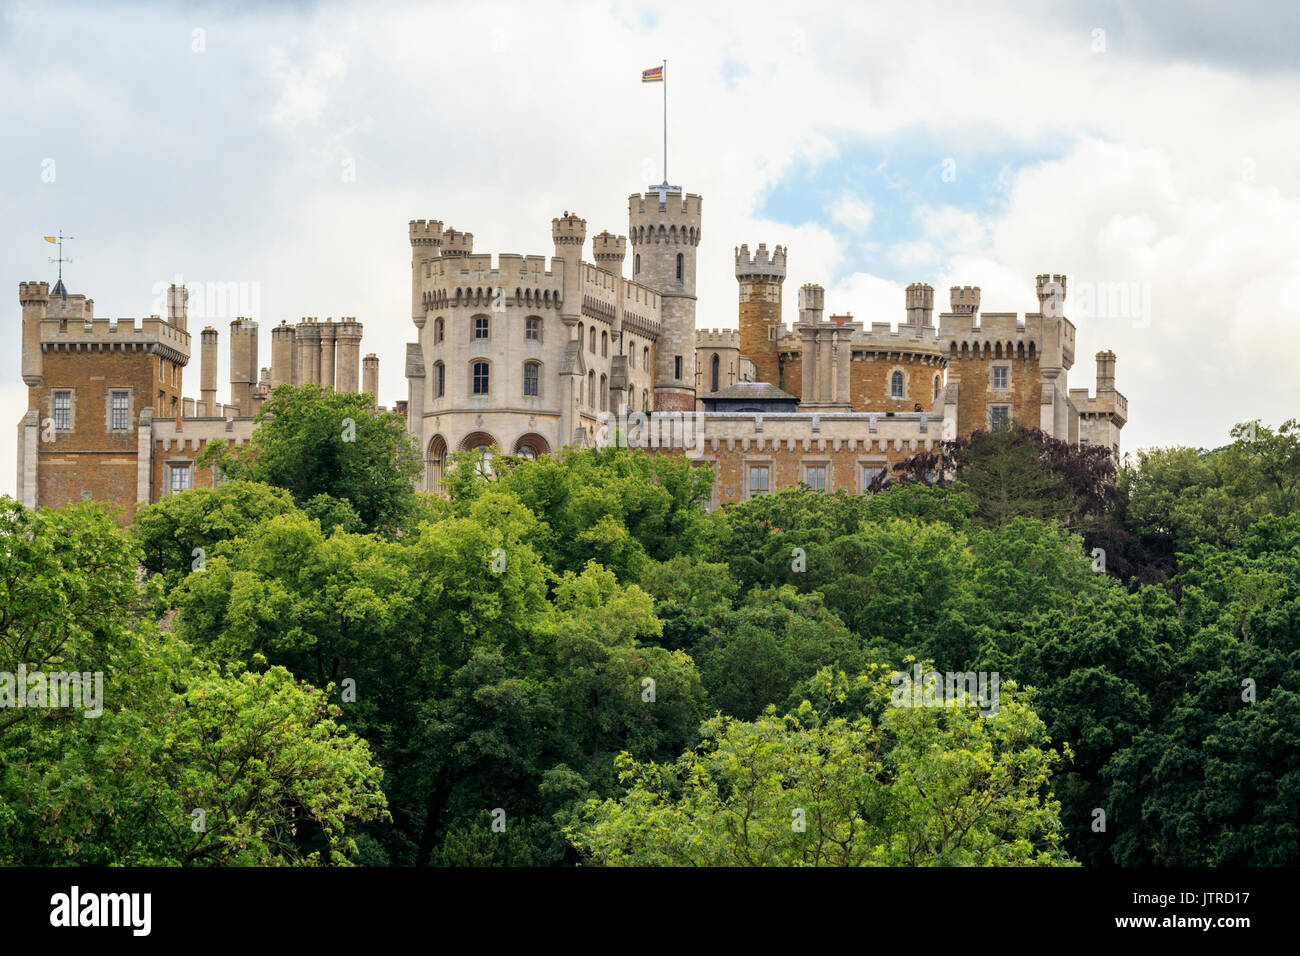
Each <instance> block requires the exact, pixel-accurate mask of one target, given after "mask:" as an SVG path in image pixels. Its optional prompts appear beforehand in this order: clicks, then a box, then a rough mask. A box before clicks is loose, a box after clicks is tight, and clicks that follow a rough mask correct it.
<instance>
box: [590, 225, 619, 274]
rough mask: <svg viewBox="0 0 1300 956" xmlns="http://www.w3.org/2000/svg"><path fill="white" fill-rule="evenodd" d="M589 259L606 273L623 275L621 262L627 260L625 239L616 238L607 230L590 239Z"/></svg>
mask: <svg viewBox="0 0 1300 956" xmlns="http://www.w3.org/2000/svg"><path fill="white" fill-rule="evenodd" d="M591 257H592V258H593V259H594V260H595V261H596V265H598V266H600V267H601V268H602V269H604V270H605V271H606V272H612V273H614V275H616V276H621V275H622V274H623V260H624V259H626V258H627V237H626V236H616V235H614V234H613V233H612V232H610V231H609V230H608V229H607V230H605V231H604V232H602V233H601V234H600V235H598V236H592V238H591Z"/></svg>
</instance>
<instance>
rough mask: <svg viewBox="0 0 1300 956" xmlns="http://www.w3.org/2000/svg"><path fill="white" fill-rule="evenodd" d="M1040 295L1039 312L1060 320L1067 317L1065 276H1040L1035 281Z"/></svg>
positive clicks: (1036, 289)
mask: <svg viewBox="0 0 1300 956" xmlns="http://www.w3.org/2000/svg"><path fill="white" fill-rule="evenodd" d="M1034 287H1035V291H1036V292H1037V293H1038V311H1039V312H1040V313H1042V314H1043V315H1049V316H1051V317H1052V318H1054V319H1059V318H1061V317H1063V316H1064V315H1065V276H1063V275H1046V274H1044V275H1040V276H1036V277H1035V279H1034Z"/></svg>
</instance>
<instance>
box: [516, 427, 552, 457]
mask: <svg viewBox="0 0 1300 956" xmlns="http://www.w3.org/2000/svg"><path fill="white" fill-rule="evenodd" d="M550 451H551V446H550V445H549V444H547V442H546V439H545V438H543V437H542V436H541V435H535V434H532V433H529V434H527V435H523V436H521V437H520V439H519V441H517V442H515V454H516V455H518V456H519V457H520V458H527V459H530V460H531V459H534V458H537V456H539V455H546V454H549V453H550Z"/></svg>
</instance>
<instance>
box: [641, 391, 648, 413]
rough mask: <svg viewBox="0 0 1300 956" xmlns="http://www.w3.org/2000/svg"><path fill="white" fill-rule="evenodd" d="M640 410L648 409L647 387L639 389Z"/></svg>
mask: <svg viewBox="0 0 1300 956" xmlns="http://www.w3.org/2000/svg"><path fill="white" fill-rule="evenodd" d="M641 411H643V412H648V411H650V391H649V389H645V388H643V389H641Z"/></svg>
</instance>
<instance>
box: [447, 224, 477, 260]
mask: <svg viewBox="0 0 1300 956" xmlns="http://www.w3.org/2000/svg"><path fill="white" fill-rule="evenodd" d="M473 253H474V234H473V233H472V232H457V231H456V230H455V229H448V230H447V231H446V232H444V233H443V234H442V247H441V249H440V250H439V255H441V256H442V258H444V259H452V258H464V257H465V256H468V255H473Z"/></svg>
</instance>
